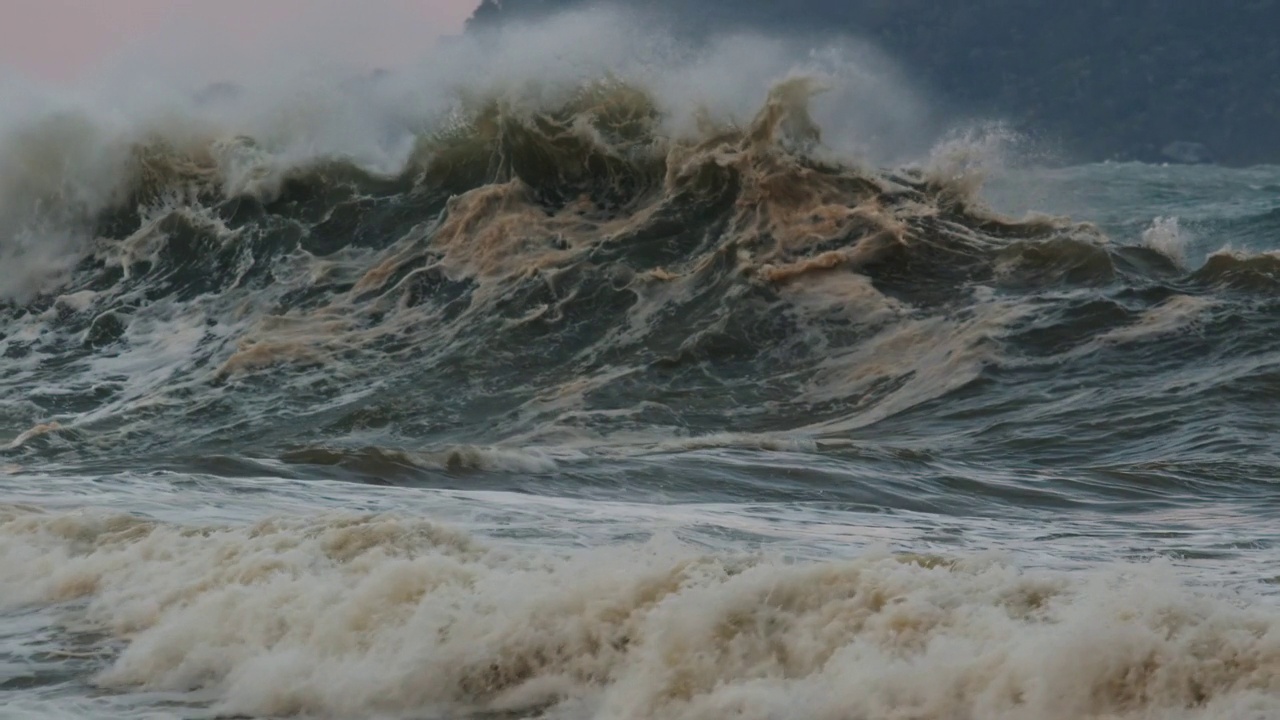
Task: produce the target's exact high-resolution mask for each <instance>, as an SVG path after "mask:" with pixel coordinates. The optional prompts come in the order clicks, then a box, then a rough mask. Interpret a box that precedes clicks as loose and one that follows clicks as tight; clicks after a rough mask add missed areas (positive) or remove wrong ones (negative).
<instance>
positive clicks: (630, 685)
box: [0, 509, 1280, 720]
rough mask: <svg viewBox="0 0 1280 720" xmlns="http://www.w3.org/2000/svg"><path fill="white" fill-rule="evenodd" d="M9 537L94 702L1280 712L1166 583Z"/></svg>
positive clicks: (1232, 641)
mask: <svg viewBox="0 0 1280 720" xmlns="http://www.w3.org/2000/svg"><path fill="white" fill-rule="evenodd" d="M2 517H3V521H2V524H0V549H2V552H0V602H3V604H4V605H7V606H9V607H13V606H14V605H15V604H18V603H38V604H39V603H49V602H58V601H67V600H72V599H77V598H78V599H80V600H81V601H82V602H84V603H86V605H85V606H84V608H85V609H84V610H83V613H84V620H85V621H88V622H90V623H91V625H92V626H96V627H100V628H103V629H105V630H107V631H108V632H109V633H110V634H112V635H114V636H116V637H119V638H122V639H125V640H126V641H127V647H126V649H125V650H124V651H123V653H122V654H121V655H120V656H119V657H118V659H116V660H115V661H114V662H113V663H112V664H111V666H110V667H109V668H108V669H107V670H105V671H104V672H103V673H102V674H101V675H100V676H99V678H98V683H99V684H101V685H103V686H104V687H108V688H112V689H115V690H128V689H130V688H140V689H145V690H148V691H171V692H185V691H188V690H191V689H197V688H201V689H203V692H204V693H205V694H207V695H208V696H211V697H213V698H215V704H216V708H215V709H216V711H218V712H223V713H239V714H247V715H255V716H258V715H280V714H284V715H288V714H297V713H311V714H316V715H321V716H326V717H368V716H370V715H372V714H378V713H387V714H392V715H396V716H402V715H415V716H421V715H429V714H435V713H451V714H461V713H465V712H470V711H503V710H510V711H514V712H519V713H530V712H534V711H536V710H537V709H539V708H548V709H549V713H548V717H615V718H658V717H661V718H700V717H719V716H724V715H727V714H732V715H735V716H738V717H744V718H772V717H810V718H832V719H834V718H843V717H913V718H968V717H999V718H1026V719H1029V720H1030V719H1035V720H1040V719H1044V720H1068V719H1071V720H1075V719H1077V718H1104V717H1105V718H1112V719H1119V718H1126V719H1127V718H1134V719H1136V718H1152V717H1177V718H1240V717H1258V718H1261V717H1270V716H1272V714H1274V713H1276V712H1280V700H1277V697H1280V695H1277V694H1276V693H1277V691H1280V673H1278V672H1277V671H1278V670H1280V610H1277V608H1275V607H1274V606H1271V605H1268V604H1260V601H1254V602H1253V603H1251V602H1250V601H1249V600H1247V599H1246V598H1244V597H1232V596H1230V595H1226V594H1225V593H1221V592H1215V591H1212V590H1199V591H1197V590H1193V589H1192V588H1190V587H1189V586H1187V585H1186V584H1185V582H1184V581H1183V579H1182V578H1180V577H1179V576H1178V575H1177V574H1176V572H1174V571H1173V570H1171V569H1170V568H1168V567H1165V566H1162V565H1159V564H1156V565H1146V566H1130V567H1123V568H1110V569H1100V570H1093V571H1090V572H1087V573H1084V574H1069V573H1061V572H1050V571H1043V572H1033V571H1026V570H1020V569H1018V568H1016V567H1013V566H1010V565H1007V564H1002V563H999V562H994V561H977V560H974V561H963V560H960V561H949V560H945V559H942V558H917V559H912V558H894V557H890V556H887V555H883V554H880V555H877V554H871V555H868V556H865V557H862V558H859V559H854V560H849V561H832V562H819V563H799V564H792V563H786V562H782V561H779V560H771V559H768V558H759V557H754V558H735V557H729V556H707V555H702V554H699V553H697V552H695V551H693V550H692V549H690V548H687V547H684V546H682V545H679V544H677V543H674V542H673V541H670V540H658V541H654V542H652V543H650V544H647V545H644V546H638V547H635V546H633V547H612V548H601V549H597V550H590V551H578V552H565V553H550V552H546V551H533V550H530V551H528V552H515V551H511V550H502V549H495V548H490V547H487V546H486V545H484V544H483V543H481V542H479V541H477V540H476V539H475V538H472V537H470V536H467V535H465V534H462V533H460V532H457V531H453V530H450V529H448V528H444V527H440V526H437V525H434V524H432V523H429V522H425V521H422V520H412V519H404V518H395V517H389V516H367V517H352V516H327V517H316V518H310V519H278V520H270V521H264V522H261V523H258V524H256V525H254V526H251V527H204V528H201V527H183V526H174V525H164V524H156V523H152V522H145V521H140V520H136V519H131V518H128V517H124V516H119V515H107V514H100V513H94V512H74V513H69V514H44V513H38V512H34V511H24V510H17V509H9V510H6V511H4V514H3V516H2ZM67 612H71V610H70V609H68V611H67ZM1247 713H1253V714H1252V715H1249V714H1247Z"/></svg>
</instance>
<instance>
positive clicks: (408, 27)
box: [0, 0, 478, 82]
mask: <svg viewBox="0 0 1280 720" xmlns="http://www.w3.org/2000/svg"><path fill="white" fill-rule="evenodd" d="M477 4H478V0H0V68H3V69H5V70H8V71H13V70H15V69H16V70H17V71H18V72H20V73H22V74H24V75H28V76H31V77H34V78H39V79H44V80H56V81H64V82H65V81H75V80H77V79H84V78H86V77H91V76H92V75H93V74H94V73H95V72H97V71H104V70H106V69H109V68H118V67H120V66H122V65H126V66H131V67H133V68H135V69H138V70H142V71H145V70H146V69H147V66H148V65H150V64H155V63H164V64H167V63H171V62H172V63H178V64H182V63H193V62H194V63H198V64H200V66H201V67H202V68H208V69H209V70H210V71H211V72H212V71H215V70H216V66H217V65H219V64H220V63H223V62H225V63H226V64H227V65H228V66H234V65H235V64H236V63H237V62H243V61H244V59H245V58H246V57H250V56H253V57H268V56H271V57H279V56H280V55H286V56H287V55H290V54H292V55H293V56H295V57H301V56H303V55H306V56H308V57H317V58H319V57H324V58H329V59H332V60H334V61H345V62H359V63H361V64H365V65H394V64H397V63H400V62H405V61H408V60H412V59H413V58H414V57H415V56H416V55H418V54H419V53H421V52H422V51H423V50H424V49H425V48H426V47H428V46H429V45H430V43H431V42H432V40H433V39H434V38H436V37H438V36H440V35H450V34H454V33H457V32H459V31H460V30H461V28H462V23H463V21H464V20H465V19H466V17H467V16H468V15H470V14H471V10H472V9H473V8H474V7H475V6H476V5H477ZM139 65H141V66H142V67H137V66H139Z"/></svg>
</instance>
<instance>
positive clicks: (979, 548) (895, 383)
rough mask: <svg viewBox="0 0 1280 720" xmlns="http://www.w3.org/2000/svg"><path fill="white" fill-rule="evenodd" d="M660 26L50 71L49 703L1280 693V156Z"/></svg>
mask: <svg viewBox="0 0 1280 720" xmlns="http://www.w3.org/2000/svg"><path fill="white" fill-rule="evenodd" d="M631 26H632V25H631V24H629V23H628V22H624V21H621V20H620V19H619V18H618V16H617V15H616V14H613V13H607V12H591V13H580V14H577V15H572V16H565V17H561V18H558V19H555V20H552V21H547V22H544V23H540V24H538V25H529V26H520V27H516V28H514V29H509V30H506V31H503V32H500V33H497V34H492V35H480V36H476V37H467V38H464V39H460V40H458V41H456V42H453V43H449V44H448V45H447V46H444V47H441V48H437V49H436V50H433V51H432V52H431V53H429V54H428V55H427V56H426V58H425V59H424V60H423V61H422V63H421V64H420V65H419V66H415V67H412V68H401V69H397V70H394V71H391V72H387V73H381V72H380V73H372V74H359V73H357V74H350V73H341V72H337V71H335V70H333V69H332V68H322V69H316V70H315V71H314V72H309V73H304V74H301V75H299V74H297V73H292V74H287V75H272V74H270V73H263V74H261V75H260V76H256V77H253V78H248V79H245V80H244V82H237V83H219V84H214V85H205V86H196V87H187V89H185V90H175V89H174V88H173V87H168V86H166V87H163V88H161V87H156V86H151V85H145V86H144V85H128V86H125V87H116V86H111V87H103V88H97V89H94V90H85V91H83V92H69V91H65V90H62V91H56V92H55V91H54V90H52V89H48V88H40V87H34V86H31V85H24V84H20V83H9V84H7V85H5V86H4V87H3V88H2V89H0V90H2V92H0V95H2V97H0V99H2V100H4V101H5V102H4V103H3V107H4V108H5V110H4V111H3V112H0V716H3V717H14V718H47V717H60V718H61V717H66V718H101V719H111V718H139V717H146V718H232V717H235V718H286V717H306V718H370V717H376V718H535V717H537V718H547V719H554V718H564V719H578V718H618V719H619V720H621V719H624V718H625V719H628V720H642V719H647V718H664V719H673V718H720V717H739V718H758V719H761V720H764V719H773V718H806V719H807V718H812V719H814V720H821V719H830V720H837V719H840V720H848V719H850V718H858V719H866V720H873V719H885V720H888V719H902V720H906V719H908V718H910V719H911V720H934V719H938V720H978V719H982V720H990V719H995V718H1001V719H1005V720H1084V719H1096V720H1103V719H1107V720H1138V719H1155V718H1160V719H1161V720H1164V719H1169V718H1181V719H1186V720H1191V719H1193V718H1194V719H1197V720H1199V719H1205V720H1208V719H1223V720H1226V719H1231V720H1239V719H1243V720H1263V719H1266V718H1275V717H1280V594H1277V592H1276V585H1277V583H1280V571H1278V570H1277V560H1280V554H1278V548H1280V545H1278V543H1280V531H1278V530H1277V529H1276V528H1277V527H1280V525H1278V524H1277V521H1278V520H1280V504H1278V503H1277V501H1276V497H1275V481H1276V478H1277V477H1278V476H1280V455H1278V454H1277V449H1276V443H1275V440H1276V437H1277V433H1280V420H1278V419H1277V415H1276V412H1275V402H1276V398H1277V397H1280V340H1277V338H1280V300H1278V299H1277V298H1278V297H1280V296H1278V295H1277V291H1280V168H1275V167H1253V168H1235V169H1233V168H1222V167H1215V166H1171V167H1165V166H1151V165H1140V164H1113V163H1108V164H1084V165H1080V164H1074V165H1073V164H1069V163H1062V162H1050V161H1049V160H1050V159H1052V157H1051V156H1052V152H1050V151H1048V150H1045V149H1044V148H1043V147H1041V146H1037V145H1035V143H1033V142H1031V141H1029V140H1028V139H1027V138H1023V137H1018V136H1015V135H1014V134H1013V133H1011V132H1009V131H1007V130H1005V129H1003V128H1002V127H1001V126H1000V124H999V123H998V122H986V121H983V122H979V121H976V120H974V121H969V120H964V121H963V122H961V121H958V120H956V119H955V118H949V117H947V114H946V113H945V112H942V111H941V110H939V109H937V108H933V107H932V106H931V105H930V103H929V102H928V101H927V98H926V97H925V94H924V93H921V92H919V91H918V90H915V89H913V87H912V85H911V83H910V81H909V79H907V78H905V77H904V76H903V75H902V74H901V73H900V72H899V71H898V70H897V69H895V67H894V66H893V64H892V62H891V61H890V60H888V59H887V58H884V57H882V56H880V55H879V54H877V53H876V52H875V51H874V49H873V48H870V47H868V46H866V45H865V44H861V43H858V42H856V41H854V40H849V41H847V42H835V41H833V42H830V43H827V44H825V45H823V46H821V47H816V48H815V47H812V46H810V45H809V44H808V43H806V42H804V41H802V40H799V39H795V38H791V39H785V38H783V39H780V38H768V37H762V36H749V35H735V36H726V37H721V38H718V39H715V40H714V41H712V42H708V43H706V44H705V45H701V46H698V47H687V46H684V45H682V44H681V43H680V42H679V41H677V40H676V39H674V38H665V39H663V38H655V37H653V36H648V35H647V36H645V37H643V38H641V37H637V36H636V34H635V33H633V32H630V31H628V30H627V28H628V27H631ZM570 38H572V39H574V41H573V42H569V41H568V40H567V39H570Z"/></svg>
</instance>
